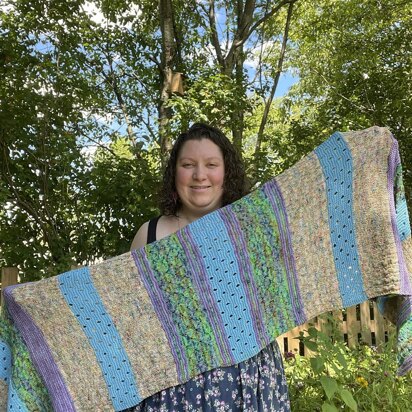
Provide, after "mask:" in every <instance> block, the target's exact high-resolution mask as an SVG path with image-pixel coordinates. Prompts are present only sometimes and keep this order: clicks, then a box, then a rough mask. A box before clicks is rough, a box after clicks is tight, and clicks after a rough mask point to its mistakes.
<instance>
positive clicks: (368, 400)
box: [285, 317, 412, 412]
mask: <svg viewBox="0 0 412 412" xmlns="http://www.w3.org/2000/svg"><path fill="white" fill-rule="evenodd" d="M336 322H337V321H336V320H335V319H333V318H332V317H330V318H329V319H328V323H327V327H326V329H325V330H323V331H318V330H317V329H315V328H313V327H310V328H309V329H308V330H307V333H306V334H305V335H304V334H303V333H301V336H300V337H299V338H298V339H301V340H302V341H303V344H304V345H305V347H306V348H307V349H308V350H310V351H311V352H312V355H313V356H312V357H302V356H299V355H298V354H293V353H287V354H286V356H285V357H286V361H285V369H286V375H287V378H288V384H289V392H290V397H291V404H292V411H294V412H306V411H307V412H316V411H319V412H337V411H343V412H346V411H348V412H349V411H367V412H382V411H385V412H398V411H399V412H400V411H402V412H407V411H411V410H412V377H411V375H410V374H409V375H408V376H404V377H400V376H397V374H396V371H397V359H396V349H395V346H396V339H395V337H393V336H391V337H390V339H389V342H387V343H386V344H384V345H382V346H381V347H377V348H376V347H369V346H367V345H363V344H360V345H359V346H358V347H356V348H355V349H349V348H348V347H347V346H346V344H345V343H344V342H343V341H342V340H341V339H340V338H339V336H338V328H337V324H336Z"/></svg>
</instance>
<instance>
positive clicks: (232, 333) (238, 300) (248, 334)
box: [190, 213, 258, 363]
mask: <svg viewBox="0 0 412 412" xmlns="http://www.w3.org/2000/svg"><path fill="white" fill-rule="evenodd" d="M205 226H209V230H208V231H205ZM212 228H213V230H211V229H212ZM190 229H191V233H192V237H193V239H194V241H195V242H196V244H197V245H198V247H199V248H200V252H201V254H202V259H203V264H204V267H205V269H206V273H207V275H208V277H209V282H210V285H211V289H212V291H213V294H214V298H215V300H216V305H217V307H218V308H219V310H220V314H221V316H222V320H223V325H224V328H225V332H226V335H227V337H228V340H229V343H230V346H231V350H232V353H233V357H234V359H236V362H237V363H238V362H240V361H242V360H245V359H247V358H249V357H250V356H252V355H253V354H255V353H256V349H258V343H257V341H256V336H255V332H254V330H253V320H252V317H251V315H250V311H249V305H248V302H247V299H246V293H245V290H244V287H243V283H242V280H241V278H240V274H239V273H240V272H239V267H238V264H237V259H236V255H235V251H234V250H233V246H232V244H231V241H230V237H229V234H228V233H227V231H226V228H225V225H224V222H223V221H222V219H221V217H220V216H219V214H218V213H212V214H209V215H206V216H203V218H202V219H198V220H196V221H195V222H193V223H192V224H191V226H190ZM205 233H210V235H209V237H205Z"/></svg>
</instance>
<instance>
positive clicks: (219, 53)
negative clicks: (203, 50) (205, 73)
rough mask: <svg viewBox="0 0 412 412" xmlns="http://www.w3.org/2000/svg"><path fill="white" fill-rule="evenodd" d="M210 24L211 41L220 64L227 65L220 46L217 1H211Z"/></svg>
mask: <svg viewBox="0 0 412 412" xmlns="http://www.w3.org/2000/svg"><path fill="white" fill-rule="evenodd" d="M208 15H209V24H210V31H211V41H212V44H213V47H214V48H215V51H216V57H217V61H218V62H219V64H220V65H221V66H222V67H223V66H224V65H225V59H224V58H223V54H222V49H221V48H220V43H219V36H218V33H217V29H216V15H215V2H214V0H210V1H209V13H208Z"/></svg>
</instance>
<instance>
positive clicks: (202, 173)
mask: <svg viewBox="0 0 412 412" xmlns="http://www.w3.org/2000/svg"><path fill="white" fill-rule="evenodd" d="M193 179H195V180H204V179H206V170H205V169H204V168H203V167H202V166H198V167H196V168H195V170H194V171H193Z"/></svg>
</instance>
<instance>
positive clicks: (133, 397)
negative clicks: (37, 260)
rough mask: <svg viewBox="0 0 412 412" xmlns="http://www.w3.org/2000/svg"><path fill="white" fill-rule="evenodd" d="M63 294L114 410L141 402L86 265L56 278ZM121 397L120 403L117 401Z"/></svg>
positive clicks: (110, 320) (115, 333)
mask: <svg viewBox="0 0 412 412" xmlns="http://www.w3.org/2000/svg"><path fill="white" fill-rule="evenodd" d="M58 282H59V286H60V290H61V293H62V295H63V296H64V298H65V300H66V302H67V304H68V305H69V307H70V309H71V311H72V312H73V314H74V315H75V316H76V318H77V320H78V321H79V323H80V325H82V327H83V330H84V333H85V335H86V336H87V338H88V340H89V343H90V345H91V346H92V348H93V350H94V352H95V355H96V358H97V361H98V363H99V364H100V367H101V369H102V373H103V377H104V379H105V381H106V384H107V389H108V392H109V395H110V398H111V400H112V403H113V406H114V407H115V409H116V410H121V409H125V408H126V407H128V406H132V405H136V404H138V403H139V402H140V401H141V397H140V396H139V394H138V389H137V385H136V381H135V378H134V374H133V372H132V368H131V365H130V361H129V358H128V356H127V354H126V352H125V350H124V348H123V344H122V339H121V337H120V336H119V333H118V331H117V330H116V327H115V325H114V324H113V321H112V319H111V317H110V315H109V314H108V313H107V312H106V309H105V307H104V304H103V302H102V301H101V299H100V296H99V294H98V292H97V290H96V289H95V287H94V285H93V280H92V278H91V276H90V272H89V269H88V268H87V267H85V268H80V269H76V270H72V271H70V272H66V273H63V274H62V275H60V276H59V277H58ZM120 400H122V401H123V402H120Z"/></svg>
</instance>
